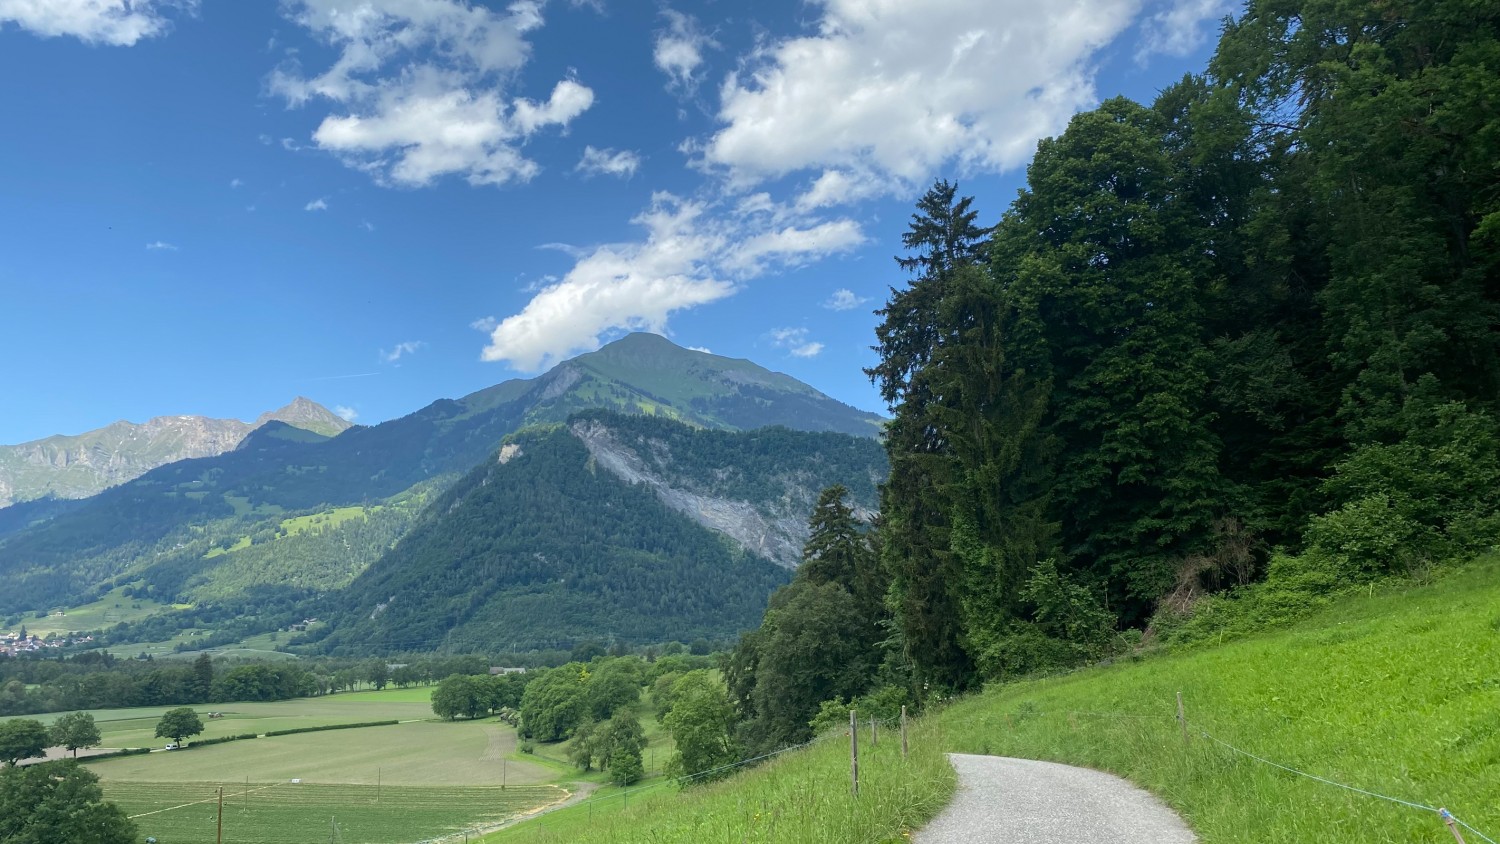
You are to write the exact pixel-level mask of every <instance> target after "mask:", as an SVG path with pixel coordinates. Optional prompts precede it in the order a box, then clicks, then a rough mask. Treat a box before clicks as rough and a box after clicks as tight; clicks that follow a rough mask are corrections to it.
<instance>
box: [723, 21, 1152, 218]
mask: <svg viewBox="0 0 1500 844" xmlns="http://www.w3.org/2000/svg"><path fill="white" fill-rule="evenodd" d="M1140 3H1141V0H1054V2H1049V3H1036V2H1032V0H927V2H922V3H912V2H900V0H820V2H819V3H818V5H820V6H821V7H822V18H821V20H820V21H819V23H818V27H817V32H816V34H813V35H807V36H802V37H795V38H786V39H783V40H780V41H776V42H772V43H770V44H768V45H766V46H764V47H763V48H761V49H760V50H758V51H757V52H756V53H755V54H753V55H752V56H751V57H750V59H749V61H748V63H747V65H746V68H745V69H744V70H742V71H740V72H738V73H735V74H732V75H730V77H729V78H728V79H727V80H726V81H725V83H724V86H723V88H722V91H721V106H720V109H719V114H718V117H719V119H720V121H721V122H722V123H723V124H724V125H723V128H722V129H720V130H719V131H718V132H717V133H716V134H714V135H713V136H712V137H711V138H709V139H708V140H707V141H706V142H703V143H701V144H698V145H697V147H696V149H697V152H698V153H699V155H700V156H701V159H700V161H701V164H702V165H703V166H705V167H707V168H709V169H711V170H714V171H716V172H721V173H723V174H725V175H727V176H728V177H729V179H730V181H731V183H733V184H738V185H741V186H743V185H751V184H757V183H759V182H762V181H765V180H770V179H776V178H778V177H781V176H784V175H786V174H789V173H797V172H804V171H814V172H821V173H822V174H823V175H821V176H819V180H818V182H816V183H814V185H813V187H812V188H811V189H810V190H809V191H808V193H807V194H806V195H805V198H804V200H803V202H804V207H808V208H812V207H818V206H823V205H831V204H838V203H839V202H844V201H848V200H849V198H850V197H861V196H869V195H873V194H879V193H895V194H906V193H910V192H912V191H913V190H914V189H916V188H917V187H918V186H919V185H920V184H922V183H923V182H925V181H926V180H927V179H928V178H929V177H930V176H931V175H932V174H933V173H934V172H936V171H937V170H938V169H940V168H942V167H945V166H947V165H949V163H950V162H956V163H957V164H958V166H959V169H960V170H965V171H997V170H1004V169H1010V168H1015V167H1018V166H1020V165H1022V164H1023V163H1025V161H1026V160H1028V159H1029V157H1030V156H1031V153H1032V151H1033V149H1034V147H1035V145H1036V141H1037V139H1038V138H1040V137H1043V136H1046V135H1049V134H1052V133H1055V132H1056V131H1058V130H1059V129H1061V128H1062V127H1063V126H1064V125H1065V124H1066V121H1067V120H1068V118H1069V117H1070V116H1071V115H1072V114H1073V113H1074V112H1076V111H1077V110H1079V109H1081V108H1084V107H1086V106H1088V105H1090V104H1091V103H1092V102H1093V101H1094V99H1095V94H1094V86H1093V75H1094V68H1093V67H1092V65H1091V64H1090V60H1091V57H1092V56H1093V55H1094V53H1095V52H1096V51H1097V50H1098V49H1099V48H1100V47H1102V46H1104V45H1106V44H1108V43H1109V42H1110V41H1111V40H1113V39H1114V38H1115V37H1117V36H1118V35H1120V34H1121V33H1122V32H1123V31H1124V30H1125V29H1126V28H1127V27H1129V26H1130V24H1131V23H1132V22H1133V19H1134V18H1135V17H1136V15H1137V14H1138V12H1139V9H1140ZM830 173H832V174H836V175H829V174H830Z"/></svg>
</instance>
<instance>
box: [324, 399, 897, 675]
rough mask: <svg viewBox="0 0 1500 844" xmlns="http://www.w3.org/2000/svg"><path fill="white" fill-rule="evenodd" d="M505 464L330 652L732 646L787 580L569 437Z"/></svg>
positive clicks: (490, 466)
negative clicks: (684, 643)
mask: <svg viewBox="0 0 1500 844" xmlns="http://www.w3.org/2000/svg"><path fill="white" fill-rule="evenodd" d="M655 424H656V425H657V426H658V429H660V427H661V426H663V425H671V424H672V423H665V422H657V423H655ZM674 427H675V426H674ZM733 436H738V437H749V436H751V435H746V434H741V435H733ZM800 436H801V437H803V438H809V439H810V438H811V435H805V434H804V435H800ZM801 453H802V455H803V456H804V457H806V456H807V455H808V451H807V450H803V451H802V452H801ZM502 454H503V460H491V461H487V462H486V464H485V465H483V466H481V467H479V468H477V469H475V470H474V471H472V472H470V473H469V474H468V475H466V476H465V477H464V478H463V479H462V480H461V481H459V482H458V483H456V484H454V486H453V487H452V488H451V489H449V490H448V491H447V492H446V493H444V494H443V495H442V496H440V497H439V498H438V499H437V500H436V501H435V502H434V504H433V505H432V507H431V508H430V509H429V511H428V515H427V517H426V518H424V520H423V521H422V523H421V524H419V525H418V526H417V527H416V528H415V529H413V531H412V532H411V533H410V534H409V535H407V537H406V538H405V539H403V540H402V541H401V543H400V544H399V545H398V546H397V547H396V548H395V550H394V551H392V552H391V553H390V554H388V555H386V556H385V557H383V558H382V559H381V560H380V561H379V562H377V563H376V564H375V565H373V566H371V567H370V569H369V570H368V571H367V572H365V573H364V574H363V575H361V576H360V577H359V578H358V579H357V580H356V581H355V582H354V583H353V584H352V585H351V586H350V587H349V589H348V590H346V591H345V592H344V593H342V594H341V595H339V596H338V597H337V598H336V599H335V600H336V602H337V605H338V610H336V611H335V614H334V616H333V618H332V627H331V632H330V633H327V635H326V638H322V639H321V640H320V641H319V643H318V644H319V645H320V646H321V647H322V648H324V649H327V650H330V651H333V652H363V651H367V650H371V649H373V650H400V649H403V648H411V649H425V648H432V647H437V646H440V645H444V644H446V645H449V646H453V647H459V648H463V647H473V646H481V645H487V646H491V647H492V646H494V645H495V644H496V643H504V644H507V645H513V646H514V647H516V648H518V649H522V650H524V649H528V648H534V647H546V646H552V645H555V644H563V645H564V646H565V647H567V646H571V644H572V642H573V641H575V640H577V639H580V638H588V637H602V638H606V639H616V640H621V641H625V642H651V641H664V640H668V639H683V638H688V639H691V638H696V637H724V636H731V635H734V634H736V633H738V632H739V631H740V630H743V629H746V628H748V627H750V626H752V625H754V623H755V622H756V620H757V619H758V617H759V615H760V611H761V608H762V607H763V606H764V603H765V599H766V596H767V595H768V594H769V593H770V591H771V590H772V589H773V588H775V587H776V586H778V585H780V584H781V583H783V582H785V580H786V573H785V572H784V571H783V570H782V569H780V568H779V567H777V566H775V565H774V564H772V563H771V562H770V561H768V560H766V559H764V558H762V557H759V556H756V555H754V554H750V553H747V552H746V551H744V550H743V549H740V548H738V547H735V546H734V545H733V544H732V543H730V542H729V541H728V540H727V539H725V538H724V537H723V536H721V535H719V534H717V533H715V532H713V531H711V530H709V529H707V528H705V527H702V526H700V525H698V524H697V523H695V522H694V521H692V520H691V519H689V518H688V517H687V516H685V515H683V514H681V513H678V512H676V511H674V510H672V509H670V508H668V507H667V506H666V505H665V504H663V503H662V501H661V500H660V499H659V498H658V496H657V494H656V493H655V492H653V491H652V490H650V489H648V488H646V487H645V486H642V485H632V484H630V483H627V482H626V481H624V480H621V479H620V478H618V477H616V476H615V475H613V474H611V473H610V472H608V471H606V470H603V469H600V468H599V467H598V466H596V465H595V464H594V460H593V458H592V456H591V455H590V453H589V451H588V450H587V448H586V447H585V446H584V444H583V443H582V442H581V441H580V440H579V439H578V438H577V437H575V436H574V435H573V434H572V433H571V432H570V431H569V430H568V429H567V428H566V427H564V426H546V427H539V428H531V429H527V430H526V431H523V432H521V433H520V434H518V435H516V436H515V437H514V438H512V439H511V440H510V444H509V445H508V446H507V449H506V450H505V451H504V452H502ZM679 456H680V457H681V458H682V459H683V460H684V461H685V462H687V461H690V460H691V459H692V457H693V455H691V454H688V453H685V452H680V453H679ZM866 471H868V468H866Z"/></svg>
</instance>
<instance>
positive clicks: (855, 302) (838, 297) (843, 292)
mask: <svg viewBox="0 0 1500 844" xmlns="http://www.w3.org/2000/svg"><path fill="white" fill-rule="evenodd" d="M868 301H870V300H869V299H866V298H865V297H863V296H855V295H854V291H853V290H850V289H848V288H839V289H838V290H835V291H833V295H832V296H829V297H828V301H826V302H824V303H823V307H825V308H827V309H828V310H830V311H852V310H854V309H855V308H857V307H859V306H860V305H863V304H864V303H866V302H868Z"/></svg>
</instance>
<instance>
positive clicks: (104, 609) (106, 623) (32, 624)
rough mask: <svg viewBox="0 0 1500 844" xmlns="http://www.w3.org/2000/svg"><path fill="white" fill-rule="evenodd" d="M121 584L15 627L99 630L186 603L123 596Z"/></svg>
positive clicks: (41, 633)
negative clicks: (90, 599)
mask: <svg viewBox="0 0 1500 844" xmlns="http://www.w3.org/2000/svg"><path fill="white" fill-rule="evenodd" d="M124 590H125V587H123V586H120V587H116V588H115V589H112V590H110V591H109V592H107V593H105V594H104V595H103V596H102V597H100V598H99V600H97V601H94V602H93V603H89V604H83V605H81V606H77V607H72V608H70V609H68V610H66V611H65V612H64V613H63V614H62V615H55V614H54V615H48V616H47V617H46V618H22V619H21V623H20V624H18V625H16V629H17V630H19V629H20V628H21V627H23V626H24V627H25V628H26V632H28V633H33V634H35V635H38V636H46V635H47V634H48V633H57V634H63V633H70V632H74V631H84V630H100V629H103V628H105V627H113V626H114V625H116V624H119V623H121V622H127V621H139V620H140V619H143V618H145V617H147V616H150V615H155V614H156V613H159V612H164V611H166V610H170V609H173V608H174V607H176V608H179V609H180V608H184V607H187V606H188V605H187V604H175V605H174V604H161V603H157V602H156V601H152V600H150V599H149V598H127V597H125V595H124V594H123V592H124Z"/></svg>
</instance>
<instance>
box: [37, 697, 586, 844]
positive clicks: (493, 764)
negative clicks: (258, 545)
mask: <svg viewBox="0 0 1500 844" xmlns="http://www.w3.org/2000/svg"><path fill="white" fill-rule="evenodd" d="M431 695H432V688H430V687H426V688H414V689H391V690H387V691H381V692H358V693H354V694H344V695H333V696H330V697H325V698H311V699H305V700H295V701H282V702H277V703H240V704H215V705H212V706H201V707H197V709H199V711H200V712H206V711H208V710H210V709H213V710H215V711H221V712H223V713H225V716H226V717H224V718H222V719H215V720H212V721H208V720H205V721H204V726H205V728H206V729H205V731H204V737H210V736H216V735H234V734H239V733H248V732H256V733H265V732H266V731H268V730H277V729H289V728H293V727H305V726H315V725H322V724H346V723H353V722H360V721H374V720H385V719H393V718H394V719H398V720H402V721H404V722H405V723H401V724H396V725H393V726H382V727H364V728H358V729H350V730H330V731H327V732H314V733H301V734H297V735H290V736H272V737H268V738H258V739H250V740H245V741H235V742H228V743H225V744H216V745H212V746H209V747H203V748H199V749H192V748H190V749H188V750H184V751H180V752H171V753H166V752H162V753H151V754H146V755H142V756H127V757H122V758H117V759H107V760H101V761H99V762H94V763H91V764H90V765H89V767H90V769H91V770H92V771H94V772H95V773H96V774H98V775H99V777H100V779H101V783H102V786H103V788H104V794H105V797H106V798H107V799H109V800H112V801H114V802H116V803H118V804H119V805H120V806H121V808H123V809H124V810H125V811H126V813H127V814H129V815H136V816H139V817H137V818H136V823H137V824H138V825H139V827H140V831H141V834H142V835H151V836H154V837H156V839H157V840H158V841H159V842H161V844H175V843H176V842H182V843H183V844H188V842H193V843H194V844H197V842H203V841H210V840H213V832H214V829H213V824H214V822H215V815H216V812H217V807H216V806H215V805H213V798H214V795H215V789H216V788H217V787H219V786H220V785H222V786H223V787H224V789H225V795H226V801H225V827H224V829H225V837H224V840H225V841H226V842H240V843H241V844H303V842H321V841H326V840H328V838H329V836H330V834H333V827H332V826H331V825H330V818H332V819H334V820H333V823H336V824H337V827H338V829H337V835H336V837H335V839H334V840H337V841H342V842H345V844H399V842H415V841H425V840H428V839H433V838H438V837H440V836H442V835H445V834H448V833H452V832H460V833H461V832H462V831H463V830H465V829H468V830H478V829H482V828H485V827H489V826H493V825H494V824H496V823H499V822H501V821H503V820H506V819H507V818H511V817H513V816H515V815H516V814H517V813H520V812H524V811H530V810H532V809H535V808H538V807H541V806H543V805H547V804H551V803H554V802H557V801H558V800H560V799H565V798H566V797H567V796H568V794H569V793H570V792H569V791H568V789H567V788H566V786H562V787H559V786H557V785H553V784H552V783H553V782H554V781H556V780H559V779H564V778H566V772H565V771H562V772H560V771H559V770H556V769H554V768H553V767H552V766H550V765H546V764H539V763H538V762H537V761H536V760H534V759H532V758H530V757H527V756H524V755H521V754H518V753H517V752H516V734H515V731H514V730H513V729H511V728H510V727H507V726H505V725H503V724H499V723H497V722H494V721H474V722H469V721H458V722H451V723H450V722H443V721H434V720H412V719H431V718H432V710H431V707H430V704H429V702H428V699H429V698H430V697H431ZM163 711H165V708H154V709H127V710H101V711H97V712H95V713H93V714H94V715H95V718H96V719H98V723H99V725H100V727H101V728H102V731H103V732H104V735H105V743H106V744H107V745H109V746H126V745H129V746H140V745H159V744H161V743H162V740H161V739H155V738H150V736H151V733H152V732H153V731H154V728H155V724H156V720H157V718H158V717H159V716H160V715H161V713H162V712H163ZM51 717H55V716H51ZM293 779H297V780H301V782H300V783H295V784H294V783H292V780H293ZM247 783H248V785H247ZM502 786H504V788H502ZM247 789H248V791H247ZM377 790H378V792H379V802H377ZM459 840H462V839H461V838H460V839H459Z"/></svg>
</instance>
